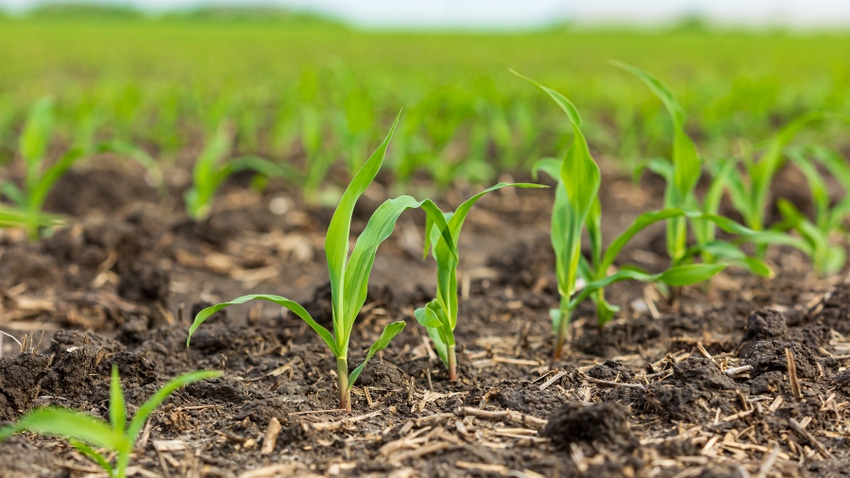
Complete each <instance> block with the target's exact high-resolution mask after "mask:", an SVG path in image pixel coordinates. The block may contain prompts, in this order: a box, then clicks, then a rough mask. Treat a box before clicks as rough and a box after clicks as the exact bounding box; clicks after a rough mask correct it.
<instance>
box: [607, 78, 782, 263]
mask: <svg viewBox="0 0 850 478" xmlns="http://www.w3.org/2000/svg"><path fill="white" fill-rule="evenodd" d="M611 63H612V64H613V65H615V66H617V67H620V68H622V69H624V70H626V71H628V72H630V73H632V74H633V75H635V76H637V77H638V78H639V79H640V80H641V81H643V83H644V84H646V85H647V86H648V87H649V89H650V90H651V91H652V92H653V93H654V94H655V96H657V97H658V98H659V99H660V100H661V102H662V103H663V104H664V106H665V109H666V110H667V112H668V113H669V115H670V119H671V120H672V122H673V151H672V155H671V160H667V159H664V158H659V159H654V160H652V161H649V163H648V167H649V169H650V170H652V171H653V172H654V173H656V174H658V175H659V176H661V177H663V178H664V179H665V181H666V188H665V191H664V206H665V209H668V210H677V209H678V210H682V211H684V210H688V211H701V212H702V213H704V214H705V215H706V216H705V217H703V218H700V217H697V216H694V215H693V214H692V215H691V217H688V215H686V214H681V213H677V214H673V215H672V218H671V219H668V223H667V231H666V232H667V253H668V256H669V257H670V260H671V265H673V266H677V265H683V264H687V263H690V262H692V260H693V257H694V255H696V254H697V253H698V254H699V255H700V256H701V257H702V260H703V262H704V263H707V264H712V263H717V262H723V263H727V264H734V265H736V266H740V267H744V268H747V269H749V270H750V271H751V272H753V273H755V274H758V275H761V276H770V275H772V271H771V269H770V267H768V266H767V264H765V263H764V261H762V260H760V259H758V258H755V257H752V256H749V255H747V254H746V253H744V252H743V251H742V250H741V249H740V248H739V247H738V245H737V244H733V243H731V242H728V241H720V240H717V227H718V224H717V222H718V221H717V220H716V218H717V217H718V216H717V214H718V212H719V210H720V203H721V200H722V198H723V193H724V191H725V190H726V187H727V184H728V182H729V178H730V176H731V175H733V174H735V173H737V171H736V170H735V163H734V162H733V161H726V162H724V163H722V165H721V166H720V167H719V168H717V170H716V174H714V176H713V177H712V179H711V182H710V184H709V187H708V190H707V192H706V193H705V195H704V196H703V198H702V201H700V199H699V198H698V197H697V195H696V185H697V182H698V181H699V179H700V177H701V176H702V161H701V160H700V157H699V154H698V152H697V149H696V146H695V145H694V142H693V140H692V139H691V138H690V136H688V134H687V133H686V132H685V128H684V123H685V113H684V109H683V108H682V106H681V105H680V104H679V102H678V101H677V100H676V97H675V95H673V92H672V91H671V90H670V88H668V87H667V86H666V85H665V84H664V82H662V81H661V80H660V79H658V78H657V77H655V76H653V75H652V74H651V73H649V72H647V71H645V70H643V69H641V68H638V67H636V66H632V65H628V64H626V63H622V62H618V61H612V62H611ZM689 220H690V225H691V229H692V231H693V235H694V239H695V240H696V243H697V244H696V246H690V247H689V246H688V222H689ZM724 223H726V222H725V221H724ZM726 224H728V223H726ZM729 227H732V228H734V229H736V230H738V231H739V232H741V233H743V235H744V236H745V237H746V238H748V239H749V240H763V241H766V240H767V239H768V238H772V239H775V236H773V235H768V236H767V237H762V236H759V235H758V234H756V233H755V232H754V231H750V230H747V229H741V228H738V227H736V226H732V225H729ZM597 278H598V277H597Z"/></svg>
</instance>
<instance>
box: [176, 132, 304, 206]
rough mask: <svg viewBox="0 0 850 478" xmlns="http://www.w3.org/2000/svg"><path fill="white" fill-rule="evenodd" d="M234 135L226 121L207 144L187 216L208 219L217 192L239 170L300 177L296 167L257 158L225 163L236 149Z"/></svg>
mask: <svg viewBox="0 0 850 478" xmlns="http://www.w3.org/2000/svg"><path fill="white" fill-rule="evenodd" d="M232 141H233V138H232V135H231V134H230V132H229V131H228V125H227V123H226V122H222V123H221V124H219V126H218V128H217V129H216V130H215V132H214V133H213V135H212V137H211V139H210V140H209V141H208V142H207V144H206V146H205V147H204V149H203V151H201V154H200V156H198V159H197V161H196V162H195V166H194V168H193V169H192V187H191V188H189V189H188V190H187V191H186V193H185V195H184V199H185V202H186V213H187V214H188V215H189V217H191V218H192V219H195V220H203V219H206V218H207V217H208V216H209V214H210V211H211V209H212V202H213V198H214V197H215V193H216V191H218V188H219V187H220V186H221V185H222V184H223V183H224V181H225V180H226V179H227V178H229V177H230V176H232V175H233V174H234V173H236V172H239V171H254V172H256V173H259V174H261V175H263V176H265V177H283V178H290V179H295V178H297V177H298V176H299V174H298V173H297V172H295V171H294V170H293V169H292V168H290V167H287V166H284V165H281V164H276V163H272V162H271V161H268V160H265V159H262V158H258V157H255V156H242V157H238V158H233V159H229V160H225V157H226V156H227V155H228V154H229V153H230V149H231V146H232Z"/></svg>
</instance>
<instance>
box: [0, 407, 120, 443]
mask: <svg viewBox="0 0 850 478" xmlns="http://www.w3.org/2000/svg"><path fill="white" fill-rule="evenodd" d="M22 431H29V432H32V433H38V434H40V435H56V436H61V437H65V438H75V439H77V440H81V441H84V442H86V443H91V444H92V445H94V446H97V447H100V448H108V449H110V450H118V449H124V448H126V447H127V439H126V438H125V437H124V435H123V434H122V433H121V431H120V430H113V429H112V428H110V426H109V425H108V424H107V423H106V422H104V421H103V420H101V419H99V418H95V417H93V416H91V415H88V414H85V413H80V412H77V411H74V410H69V409H66V408H54V407H48V408H39V409H36V410H33V411H31V412H29V413H27V414H26V415H24V416H23V417H22V418H21V419H20V420H18V421H17V422H16V423H15V424H13V425H11V426H9V427H6V428H4V429H3V430H2V431H0V441H2V440H5V439H7V438H9V437H10V436H11V435H13V434H15V433H18V432H22Z"/></svg>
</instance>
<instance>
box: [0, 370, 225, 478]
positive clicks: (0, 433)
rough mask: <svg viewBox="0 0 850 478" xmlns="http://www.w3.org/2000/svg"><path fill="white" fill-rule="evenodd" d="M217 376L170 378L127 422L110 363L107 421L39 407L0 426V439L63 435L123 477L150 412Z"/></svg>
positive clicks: (204, 373)
mask: <svg viewBox="0 0 850 478" xmlns="http://www.w3.org/2000/svg"><path fill="white" fill-rule="evenodd" d="M220 376H221V374H220V373H219V372H214V371H197V372H190V373H186V374H183V375H180V376H179V377H177V378H174V379H172V380H170V381H169V382H168V383H166V384H165V385H164V386H163V387H162V388H160V389H159V390H158V391H157V392H156V393H154V394H153V396H152V397H151V398H149V399H148V400H147V401H146V402H145V403H143V404H142V405H141V406H140V407H139V410H138V411H137V412H136V414H135V415H134V416H133V418H132V420H130V421H129V423H128V421H127V418H128V417H127V407H126V405H125V402H124V391H123V390H122V388H121V380H120V379H119V377H118V367H115V366H113V367H112V380H111V382H110V386H109V422H106V421H104V420H102V419H100V418H96V417H93V416H91V415H88V414H86V413H81V412H78V411H76V410H71V409H68V408H61V407H47V408H40V409H36V410H33V411H31V412H29V413H27V414H26V415H24V416H23V417H21V419H20V420H18V421H17V422H15V423H13V424H12V425H10V426H8V427H5V428H2V429H0V441H4V440H7V439H8V438H9V437H11V436H12V435H14V434H16V433H20V432H24V431H28V432H31V433H36V434H39V435H55V436H61V437H65V438H67V439H68V440H69V441H70V443H71V445H72V446H73V447H74V448H76V449H77V450H78V451H80V452H81V453H82V454H83V455H86V456H87V457H89V458H90V459H91V460H93V461H94V462H95V463H97V464H98V465H99V466H100V467H101V468H103V470H104V471H105V472H106V473H107V474H108V475H109V476H110V477H111V478H124V477H126V476H127V467H128V466H129V464H130V454H131V453H132V452H133V447H134V446H135V444H136V440H137V439H138V437H139V433H140V432H141V431H142V428H143V427H144V425H145V422H147V420H148V417H150V415H151V413H153V411H154V410H156V409H157V408H158V407H159V406H160V404H162V402H164V401H165V399H166V398H168V396H169V395H171V394H172V393H174V392H175V391H176V390H177V389H178V388H180V387H182V386H184V385H188V384H190V383H193V382H197V381H199V380H205V379H209V378H215V377H220ZM95 448H104V449H106V450H109V451H110V452H111V453H114V454H115V462H114V463H110V461H109V459H108V458H107V456H105V455H104V454H103V453H100V452H98V451H97V450H95Z"/></svg>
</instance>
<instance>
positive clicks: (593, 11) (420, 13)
mask: <svg viewBox="0 0 850 478" xmlns="http://www.w3.org/2000/svg"><path fill="white" fill-rule="evenodd" d="M95 1H97V0H95ZM99 1H100V3H117V4H123V5H127V4H129V5H134V6H138V7H141V8H145V9H150V10H164V9H168V8H174V7H180V6H185V7H189V6H194V5H198V4H200V3H206V4H221V3H228V2H227V1H223V0H207V1H204V0H115V1H113V2H110V1H109V0H99ZM243 1H244V0H243ZM260 1H262V2H263V3H265V4H277V5H282V6H289V7H294V8H299V9H311V10H317V11H322V12H329V13H331V14H332V15H334V16H337V17H341V18H343V19H345V20H349V21H352V22H354V23H356V24H360V25H364V26H378V27H393V26H398V27H405V26H417V27H446V26H465V27H479V28H523V27H531V26H538V25H545V24H547V23H552V22H554V21H558V20H561V19H568V20H573V21H576V22H585V23H635V22H637V23H647V24H653V23H663V22H665V21H671V20H675V19H677V18H681V17H682V16H685V15H689V14H700V15H702V16H704V17H706V18H709V19H712V20H715V21H718V22H722V23H726V24H730V23H731V24H738V25H740V24H745V25H748V24H782V25H790V26H799V27H806V26H850V0H651V1H641V0H594V1H592V2H589V1H587V0H522V1H517V0H429V1H427V2H421V1H409V0H408V1H404V0H260ZM36 3H38V0H0V8H4V9H10V10H13V11H21V10H24V9H26V8H28V7H31V6H32V5H34V4H36ZM229 3H230V4H238V3H242V2H240V1H239V0H232V1H230V2H229Z"/></svg>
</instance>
